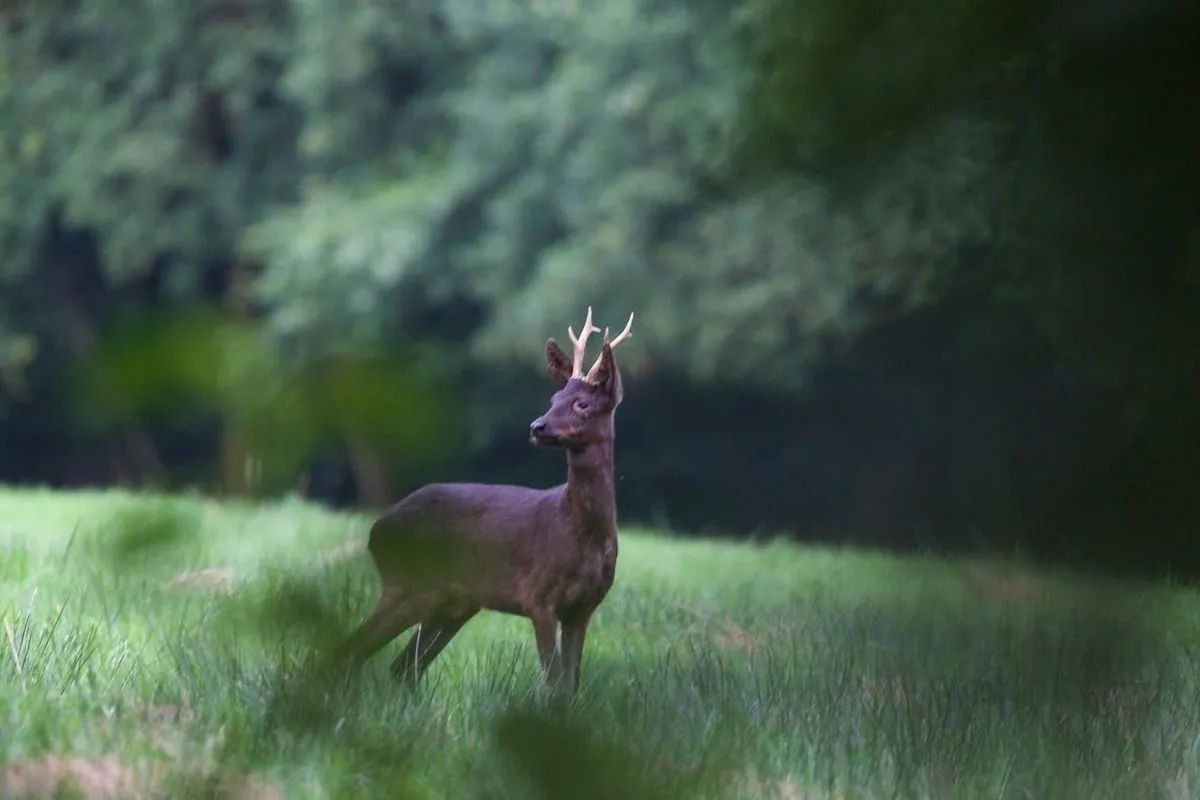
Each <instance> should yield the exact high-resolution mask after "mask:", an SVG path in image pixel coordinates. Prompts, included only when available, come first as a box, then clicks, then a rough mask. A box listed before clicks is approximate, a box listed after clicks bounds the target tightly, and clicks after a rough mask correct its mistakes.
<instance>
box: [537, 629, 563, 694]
mask: <svg viewBox="0 0 1200 800" xmlns="http://www.w3.org/2000/svg"><path fill="white" fill-rule="evenodd" d="M530 619H531V620H532V621H533V634H534V636H536V637H537V649H538V658H539V659H540V660H541V662H542V675H543V676H544V677H545V679H546V683H548V684H549V685H550V686H551V687H553V688H557V687H558V685H559V682H560V680H561V678H562V661H561V659H560V658H559V653H558V620H557V619H555V618H554V615H553V614H550V613H539V614H536V615H533V616H531V617H530Z"/></svg>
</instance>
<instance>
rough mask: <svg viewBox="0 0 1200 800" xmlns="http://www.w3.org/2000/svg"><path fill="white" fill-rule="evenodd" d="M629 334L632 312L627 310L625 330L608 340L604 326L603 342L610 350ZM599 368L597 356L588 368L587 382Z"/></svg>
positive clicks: (630, 333)
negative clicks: (627, 317)
mask: <svg viewBox="0 0 1200 800" xmlns="http://www.w3.org/2000/svg"><path fill="white" fill-rule="evenodd" d="M631 336H633V312H632V311H631V312H629V321H628V322H626V323H625V330H623V331H621V332H620V333H618V334H617V338H615V339H613V340H611V341H610V340H609V338H608V328H607V327H605V328H604V343H605V344H607V345H608V347H609V349H610V350H616V349H617V345H619V344H620V343H621V342H623V341H625V340H626V339H628V338H630V337H631ZM599 369H600V358H597V359H596V363H594V364H592V368H591V369H590V370H588V374H587V380H588V382H589V383H590V382H591V381H592V380H594V379H595V377H596V372H597V371H599Z"/></svg>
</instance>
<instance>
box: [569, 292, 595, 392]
mask: <svg viewBox="0 0 1200 800" xmlns="http://www.w3.org/2000/svg"><path fill="white" fill-rule="evenodd" d="M599 332H600V329H599V328H597V327H596V326H595V325H593V324H592V307H591V306H588V313H587V319H585V320H584V321H583V329H582V330H581V331H580V332H579V336H578V337H576V336H575V331H574V329H573V328H572V327H571V326H570V325H568V326H567V335H568V336H570V337H571V346H572V347H574V349H575V352H574V353H573V354H572V360H571V377H572V378H582V377H583V357H584V356H586V355H587V341H588V337H589V336H591V335H592V334H593V333H599Z"/></svg>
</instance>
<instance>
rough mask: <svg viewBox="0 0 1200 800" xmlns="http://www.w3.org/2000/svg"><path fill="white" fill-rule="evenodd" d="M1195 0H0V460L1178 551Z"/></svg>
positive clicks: (1188, 314)
mask: <svg viewBox="0 0 1200 800" xmlns="http://www.w3.org/2000/svg"><path fill="white" fill-rule="evenodd" d="M1198 16H1200V15H1198V14H1197V13H1196V7H1195V4H1194V3H1191V2H1186V1H1185V0H1176V2H1169V1H1168V0H1160V1H1159V2H1142V3H1122V2H1115V0H1092V1H1091V2H1088V0H1058V1H1057V2H1036V3H1034V2H1030V1H1029V0H1004V1H1003V2H1001V1H1000V0H963V1H962V2H957V3H949V2H932V0H912V2H906V3H895V2H883V0H847V1H844V2H838V3H825V4H818V3H794V2H785V0H759V1H758V2H754V3H726V2H715V1H714V0H692V1H691V2H680V1H679V0H610V2H605V3H584V2H581V1H580V0H554V2H549V0H488V1H487V2H480V1H479V0H440V1H439V2H434V1H433V0H347V2H339V3H328V2H318V1H317V0H195V2H190V3H177V2H169V3H168V2H161V0H121V2H115V1H114V0H48V1H47V2H42V3H30V2H26V1H25V0H8V2H2V3H0V481H4V482H6V483H18V484H45V485H52V486H61V487H81V486H112V485H123V486H132V487H145V488H158V489H165V490H173V491H174V490H194V491H199V492H204V493H209V494H214V495H220V496H240V497H250V498H265V497H279V496H282V495H285V494H287V493H299V494H303V495H305V496H306V497H310V498H314V499H318V500H321V501H324V502H327V503H329V504H330V505H333V506H338V507H348V506H352V507H357V508H362V509H373V508H379V507H381V506H383V505H386V504H387V503H389V502H392V501H394V500H395V499H397V498H398V497H400V496H402V495H403V493H405V492H406V491H408V490H411V489H412V488H415V487H416V486H417V485H419V484H421V483H423V482H426V481H429V480H434V479H438V480H445V479H456V480H489V481H506V482H508V481H512V482H530V483H533V484H535V485H550V484H551V483H553V482H556V481H558V480H561V476H562V464H561V461H560V459H558V458H553V457H550V456H547V455H545V454H538V453H534V452H531V451H530V450H529V448H528V444H527V442H526V436H525V432H526V429H527V425H528V423H529V421H530V420H532V419H533V418H534V417H535V416H537V415H538V414H539V413H541V411H542V410H543V408H544V406H545V404H546V400H547V398H548V395H549V392H550V385H549V383H548V381H547V380H546V379H545V376H544V365H543V362H542V359H543V356H542V345H543V343H544V341H545V339H546V338H548V337H550V336H555V337H557V338H559V339H560V340H563V339H564V337H565V330H566V326H567V325H568V324H574V325H578V324H579V321H580V319H581V318H582V314H583V311H584V309H585V307H586V306H588V305H592V306H594V307H595V309H596V314H597V318H598V320H599V322H600V323H601V324H610V325H612V324H616V325H619V324H621V323H622V322H623V321H624V318H625V316H626V315H627V314H628V313H629V311H630V310H635V311H636V312H637V327H636V331H635V338H634V339H633V340H632V341H631V342H630V343H629V344H628V345H627V346H626V347H625V348H623V350H622V359H623V360H622V366H623V369H624V372H625V376H626V387H627V400H626V403H625V405H624V406H623V407H622V409H621V412H620V415H619V422H618V436H619V439H618V449H617V460H618V472H619V477H620V483H619V489H618V491H619V500H620V504H621V514H622V519H623V520H625V521H627V522H629V523H640V524H645V525H649V526H653V527H655V528H656V529H658V530H671V531H675V532H678V533H683V534H692V535H706V534H717V533H719V534H723V535H737V536H746V537H753V536H761V535H775V534H777V533H786V534H787V535H791V536H795V537H797V538H799V539H803V540H815V541H826V542H840V543H849V544H856V545H868V546H872V547H886V548H893V549H901V550H905V549H922V550H937V551H956V552H961V551H972V552H997V551H998V552H1004V553H1013V552H1020V553H1024V554H1027V555H1031V556H1034V557H1038V558H1044V559H1049V560H1055V561H1066V562H1070V563H1073V564H1076V565H1086V566H1094V567H1099V568H1104V569H1108V570H1120V571H1138V572H1148V573H1156V574H1162V573H1164V572H1169V573H1171V574H1174V575H1188V574H1194V573H1195V572H1196V571H1197V570H1200V537H1198V536H1197V535H1196V530H1197V523H1198V522H1200V503H1198V502H1197V498H1198V493H1197V485H1198V483H1197V478H1198V477H1200V415H1198V414H1197V404H1196V397H1197V390H1198V389H1200V324H1198V322H1197V320H1198V319H1200V317H1198V316H1197V311H1200V181H1198V180H1197V177H1198V176H1200V147H1197V142H1200V103H1198V102H1197V99H1198V97H1200V95H1197V91H1196V89H1197V87H1198V86H1200V69H1198V67H1200V63H1198V62H1200V22H1198Z"/></svg>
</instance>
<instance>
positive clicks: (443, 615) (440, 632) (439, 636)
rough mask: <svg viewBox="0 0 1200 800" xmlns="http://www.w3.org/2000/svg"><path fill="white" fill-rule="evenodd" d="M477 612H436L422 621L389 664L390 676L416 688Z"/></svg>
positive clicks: (476, 609) (476, 610)
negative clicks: (434, 661) (390, 668)
mask: <svg viewBox="0 0 1200 800" xmlns="http://www.w3.org/2000/svg"><path fill="white" fill-rule="evenodd" d="M477 613H479V609H478V608H471V609H466V610H462V609H448V608H438V609H435V610H434V611H433V613H431V614H429V615H428V616H426V617H425V619H423V620H422V621H421V627H420V628H418V629H417V632H416V633H414V634H413V635H412V638H410V639H409V640H408V644H406V645H405V646H404V650H402V651H401V652H400V655H398V656H396V659H395V660H394V661H393V662H392V675H393V676H395V678H396V680H398V681H400V682H401V683H404V684H406V685H407V686H409V687H410V688H412V687H415V686H416V685H417V684H418V683H420V681H421V678H422V677H423V676H424V675H425V670H427V669H429V665H430V664H432V663H433V660H434V659H435V658H437V657H438V656H439V655H441V652H442V651H443V650H445V649H446V645H448V644H450V640H451V639H453V638H454V637H455V635H456V634H457V633H458V632H459V631H461V630H462V629H463V626H464V625H466V624H467V622H469V621H470V619H471V617H473V616H475V615H476V614H477Z"/></svg>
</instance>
